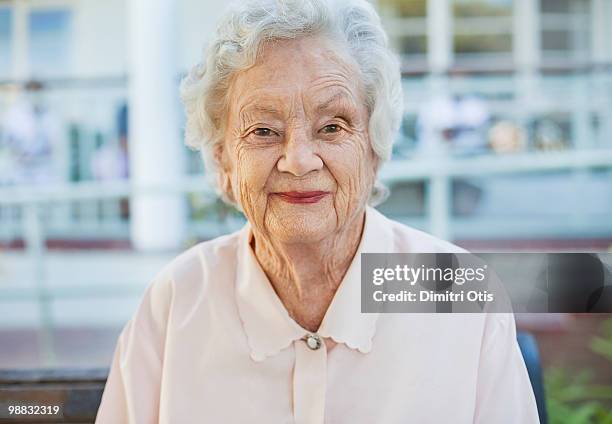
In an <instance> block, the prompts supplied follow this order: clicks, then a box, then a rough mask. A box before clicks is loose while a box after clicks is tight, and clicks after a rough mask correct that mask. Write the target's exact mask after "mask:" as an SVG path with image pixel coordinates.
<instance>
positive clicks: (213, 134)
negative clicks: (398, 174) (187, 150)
mask: <svg viewBox="0 0 612 424" xmlns="http://www.w3.org/2000/svg"><path fill="white" fill-rule="evenodd" d="M310 35H323V36H328V37H330V38H333V39H337V40H340V41H341V42H343V43H344V44H345V45H346V47H347V50H348V53H349V54H350V55H351V57H352V58H353V59H354V60H355V62H356V63H357V65H358V67H359V70H360V75H359V77H361V79H362V83H363V87H364V89H365V93H364V94H365V101H366V106H367V109H368V112H369V128H368V131H369V136H370V142H371V144H372V150H373V151H374V153H375V154H376V156H377V158H378V163H379V165H381V164H382V163H383V162H385V161H386V160H388V159H389V157H390V156H391V149H392V145H393V141H394V140H395V137H396V133H397V131H398V129H399V125H400V122H401V117H402V109H403V99H402V92H401V76H400V67H399V62H398V60H397V57H396V55H395V54H393V53H392V52H391V50H390V49H389V47H388V40H387V35H386V34H385V32H384V30H383V28H382V25H381V22H380V18H379V17H378V15H377V13H376V11H375V10H374V8H373V7H372V5H371V4H370V3H368V2H367V1H366V0H247V1H241V2H237V3H235V4H233V5H232V6H230V8H229V9H228V10H227V12H226V13H225V15H224V16H223V17H222V18H221V20H220V22H219V24H218V26H217V31H216V34H215V36H214V38H213V39H212V40H211V42H210V44H209V45H208V48H207V49H206V50H205V55H204V58H203V61H202V62H200V63H199V64H197V65H196V66H194V67H193V68H192V70H191V71H190V72H189V74H188V75H187V76H186V77H185V78H184V79H183V81H182V82H181V99H182V101H183V104H184V105H185V113H186V128H185V142H186V144H187V145H188V146H190V147H192V148H194V149H198V150H200V151H201V153H202V157H203V159H204V164H205V168H206V171H207V173H208V175H209V176H212V177H215V176H216V173H217V172H218V167H217V161H216V159H215V150H216V147H217V146H219V144H220V143H222V142H223V140H224V133H223V131H224V125H223V122H224V114H225V113H226V111H227V93H228V92H229V85H230V83H231V80H232V76H234V75H235V74H236V73H237V72H239V71H242V70H245V69H247V68H249V67H251V66H253V65H254V64H255V62H256V59H257V55H258V53H259V52H260V51H261V48H262V45H263V43H264V42H267V41H270V40H280V39H295V38H299V37H304V36H310ZM213 181H215V182H216V181H217V179H216V178H214V180H213ZM217 188H218V187H217ZM222 194H223V193H222ZM386 194H387V190H386V189H385V188H384V186H382V185H381V184H380V183H378V182H377V183H376V184H375V186H374V188H373V191H372V193H371V195H370V198H369V202H370V203H371V204H376V203H379V202H380V201H382V200H384V197H386Z"/></svg>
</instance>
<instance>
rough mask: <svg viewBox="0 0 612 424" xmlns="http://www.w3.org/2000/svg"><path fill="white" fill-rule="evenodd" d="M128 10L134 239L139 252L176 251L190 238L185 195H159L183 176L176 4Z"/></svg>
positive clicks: (167, 1) (145, 2)
mask: <svg viewBox="0 0 612 424" xmlns="http://www.w3.org/2000/svg"><path fill="white" fill-rule="evenodd" d="M129 5H130V7H129V31H130V34H129V35H130V37H129V41H130V44H129V47H130V48H129V50H128V52H129V61H130V62H129V81H130V82H129V149H130V178H131V180H132V185H133V186H134V188H135V189H136V193H135V194H134V195H133V196H132V199H131V217H130V222H131V238H132V243H133V245H134V247H135V248H136V249H139V250H166V249H177V248H180V247H182V243H183V239H184V233H185V220H186V208H185V200H184V195H183V194H180V193H177V192H175V193H171V192H168V191H161V190H159V187H160V186H164V187H172V186H173V185H176V184H177V180H178V179H179V178H180V177H181V175H182V173H183V166H182V165H183V160H182V159H183V150H182V149H183V146H182V143H181V141H180V139H179V138H180V137H179V136H180V133H179V124H178V109H179V102H178V84H177V81H176V76H177V73H176V57H175V52H176V50H177V43H176V38H177V37H176V29H177V27H176V15H175V8H176V2H175V1H174V0H130V2H129ZM155 187H157V189H156V188H155ZM142 188H145V192H143V191H142ZM149 189H153V191H151V190H149Z"/></svg>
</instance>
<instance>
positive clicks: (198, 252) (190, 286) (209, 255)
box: [150, 230, 243, 302]
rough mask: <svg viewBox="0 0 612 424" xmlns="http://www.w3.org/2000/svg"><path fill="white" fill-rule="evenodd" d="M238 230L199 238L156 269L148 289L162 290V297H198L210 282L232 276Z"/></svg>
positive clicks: (220, 281)
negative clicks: (199, 239) (205, 239)
mask: <svg viewBox="0 0 612 424" xmlns="http://www.w3.org/2000/svg"><path fill="white" fill-rule="evenodd" d="M242 231H243V230H240V231H237V232H234V233H231V234H227V235H223V236H221V237H217V238H215V239H212V240H207V241H203V242H200V243H198V244H196V245H194V246H192V247H190V248H189V249H187V250H186V251H184V252H182V253H181V254H179V255H178V256H176V257H175V258H174V259H172V260H171V261H170V262H169V263H167V264H166V265H165V266H164V267H163V268H162V269H161V271H159V272H158V273H157V275H156V277H155V278H154V279H153V282H152V284H151V286H150V288H151V290H153V291H163V292H166V293H167V294H168V295H169V296H166V300H167V301H170V302H174V301H176V299H177V298H178V297H183V298H192V299H193V298H196V297H199V296H200V295H202V294H203V293H205V292H207V291H209V290H210V288H211V284H215V283H225V282H227V281H228V280H230V279H233V272H235V268H236V264H237V257H238V253H237V252H238V245H239V242H240V235H241V233H242ZM226 274H227V275H226ZM229 274H231V275H229Z"/></svg>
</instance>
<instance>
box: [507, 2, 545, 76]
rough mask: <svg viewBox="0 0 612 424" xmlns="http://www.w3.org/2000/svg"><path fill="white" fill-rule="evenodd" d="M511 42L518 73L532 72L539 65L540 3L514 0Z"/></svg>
mask: <svg viewBox="0 0 612 424" xmlns="http://www.w3.org/2000/svg"><path fill="white" fill-rule="evenodd" d="M513 5H514V10H513V20H512V21H513V28H512V34H513V38H512V42H513V50H514V64H515V66H516V67H517V70H518V71H519V72H525V71H526V72H533V71H534V70H535V69H536V68H537V67H538V66H539V65H540V51H541V48H540V44H541V43H540V2H539V0H514V2H513Z"/></svg>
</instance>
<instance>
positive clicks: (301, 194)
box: [274, 191, 329, 204]
mask: <svg viewBox="0 0 612 424" xmlns="http://www.w3.org/2000/svg"><path fill="white" fill-rule="evenodd" d="M328 194H329V191H283V192H278V193H274V195H276V196H278V198H279V199H281V200H283V201H285V202H287V203H301V204H305V203H317V202H318V201H319V200H321V199H322V198H324V197H325V196H327V195H328Z"/></svg>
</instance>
